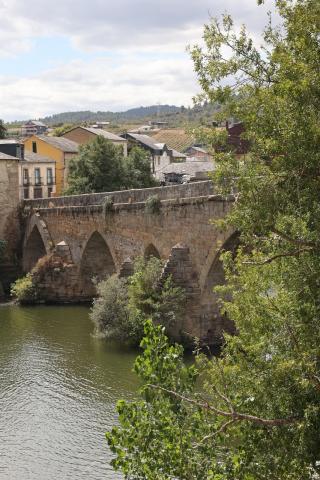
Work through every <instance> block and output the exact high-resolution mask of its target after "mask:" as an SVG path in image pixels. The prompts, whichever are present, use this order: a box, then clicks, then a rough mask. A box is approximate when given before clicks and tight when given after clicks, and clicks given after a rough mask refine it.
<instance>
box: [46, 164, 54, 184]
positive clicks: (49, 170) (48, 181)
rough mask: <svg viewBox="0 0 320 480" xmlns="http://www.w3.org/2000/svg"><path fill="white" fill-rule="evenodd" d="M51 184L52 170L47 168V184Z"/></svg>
mask: <svg viewBox="0 0 320 480" xmlns="http://www.w3.org/2000/svg"><path fill="white" fill-rule="evenodd" d="M52 184H53V171H52V168H47V185H52Z"/></svg>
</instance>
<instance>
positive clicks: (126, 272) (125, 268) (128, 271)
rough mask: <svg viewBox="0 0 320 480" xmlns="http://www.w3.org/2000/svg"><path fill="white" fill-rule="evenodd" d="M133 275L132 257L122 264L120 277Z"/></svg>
mask: <svg viewBox="0 0 320 480" xmlns="http://www.w3.org/2000/svg"><path fill="white" fill-rule="evenodd" d="M131 275H133V261H132V260H131V258H129V257H128V258H126V259H125V260H124V262H123V263H122V265H121V266H120V271H119V274H118V276H119V278H128V277H131Z"/></svg>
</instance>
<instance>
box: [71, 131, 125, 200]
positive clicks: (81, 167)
mask: <svg viewBox="0 0 320 480" xmlns="http://www.w3.org/2000/svg"><path fill="white" fill-rule="evenodd" d="M124 182H125V180H124V166H123V155H122V148H121V147H118V146H115V145H114V144H113V143H111V142H110V141H109V140H107V139H105V138H104V137H102V136H100V135H98V136H97V138H96V139H95V140H94V141H93V142H90V143H88V144H86V145H81V146H80V149H79V155H78V156H77V157H75V158H73V159H72V160H71V161H70V166H69V176H68V188H67V189H66V194H68V195H72V194H81V193H92V192H108V191H109V192H111V191H114V190H121V189H122V188H123V187H124Z"/></svg>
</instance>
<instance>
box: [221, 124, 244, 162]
mask: <svg viewBox="0 0 320 480" xmlns="http://www.w3.org/2000/svg"><path fill="white" fill-rule="evenodd" d="M226 129H227V132H228V137H227V144H228V145H230V146H232V147H233V150H234V151H235V153H236V155H237V156H238V157H242V156H243V155H246V154H247V153H248V151H249V142H248V140H245V139H243V138H242V136H241V135H242V134H243V133H244V131H245V128H244V124H243V123H242V122H233V123H231V122H226Z"/></svg>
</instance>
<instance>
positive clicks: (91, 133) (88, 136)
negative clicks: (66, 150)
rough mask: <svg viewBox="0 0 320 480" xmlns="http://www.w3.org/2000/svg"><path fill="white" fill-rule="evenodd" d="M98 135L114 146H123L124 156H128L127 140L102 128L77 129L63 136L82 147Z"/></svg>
mask: <svg viewBox="0 0 320 480" xmlns="http://www.w3.org/2000/svg"><path fill="white" fill-rule="evenodd" d="M98 135H101V136H102V137H104V138H106V139H107V140H110V142H112V143H113V144H114V145H121V146H122V148H123V154H124V155H125V156H127V153H128V150H127V141H126V139H124V138H122V137H119V136H118V135H115V134H114V133H111V132H107V131H106V130H103V129H101V128H94V127H75V128H72V129H71V130H69V131H68V132H66V133H64V134H63V138H67V139H69V140H72V141H73V142H76V143H79V144H80V145H83V144H86V143H89V142H92V141H93V140H94V139H95V138H96V137H97V136H98Z"/></svg>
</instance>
